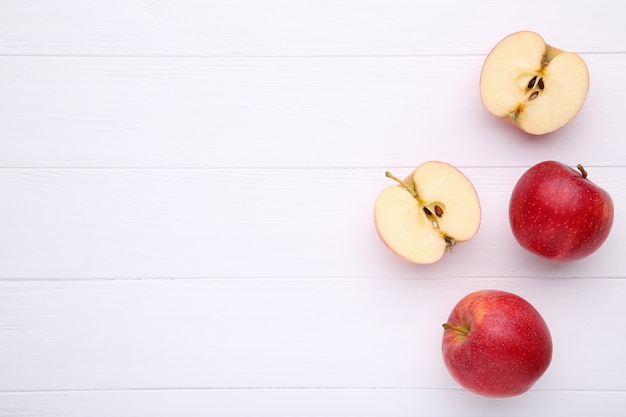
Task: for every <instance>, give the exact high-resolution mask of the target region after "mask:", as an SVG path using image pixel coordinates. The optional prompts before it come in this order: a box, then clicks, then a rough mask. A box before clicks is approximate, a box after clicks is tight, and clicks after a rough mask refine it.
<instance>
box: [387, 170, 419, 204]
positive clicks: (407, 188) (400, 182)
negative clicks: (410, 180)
mask: <svg viewBox="0 0 626 417" xmlns="http://www.w3.org/2000/svg"><path fill="white" fill-rule="evenodd" d="M385 176H386V177H387V178H391V179H392V180H394V181H396V182H397V183H398V184H400V185H401V186H403V187H404V188H406V190H407V191H408V192H410V193H411V195H412V196H413V197H415V198H417V193H416V192H415V190H414V189H413V188H411V187H409V185H408V184H407V183H406V182H404V181H402V180H401V179H400V178H398V177H396V176H395V175H393V174H392V173H391V172H389V171H387V172H385Z"/></svg>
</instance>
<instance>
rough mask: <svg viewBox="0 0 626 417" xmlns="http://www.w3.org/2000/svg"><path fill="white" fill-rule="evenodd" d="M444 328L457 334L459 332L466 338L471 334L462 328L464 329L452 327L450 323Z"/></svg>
mask: <svg viewBox="0 0 626 417" xmlns="http://www.w3.org/2000/svg"><path fill="white" fill-rule="evenodd" d="M442 326H443V328H444V329H446V330H454V331H455V332H459V333H461V334H462V335H464V336H467V335H468V334H469V332H468V331H467V330H466V329H464V328H462V327H455V326H451V325H449V324H448V323H444V324H443V325H442Z"/></svg>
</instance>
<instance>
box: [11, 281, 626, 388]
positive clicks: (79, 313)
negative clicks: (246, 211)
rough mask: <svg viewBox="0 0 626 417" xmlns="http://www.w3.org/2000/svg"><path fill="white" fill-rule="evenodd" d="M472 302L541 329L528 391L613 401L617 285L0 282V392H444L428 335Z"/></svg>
mask: <svg viewBox="0 0 626 417" xmlns="http://www.w3.org/2000/svg"><path fill="white" fill-rule="evenodd" d="M482 288H498V289H501V290H506V291H511V292H514V293H517V294H519V295H520V296H522V297H525V298H526V299H527V300H528V301H529V302H531V303H532V304H533V305H534V306H535V307H536V308H537V309H538V310H539V311H540V312H541V314H542V315H543V317H544V319H545V320H546V322H547V323H548V326H549V327H550V330H551V333H552V338H553V342H554V356H553V361H552V364H551V366H550V368H549V370H548V372H546V374H545V375H544V376H543V378H542V379H541V380H540V381H538V382H537V384H536V385H535V388H536V389H537V390H538V391H540V392H546V391H581V390H582V391H587V390H594V391H621V392H622V394H623V393H624V392H625V391H626V380H625V379H624V374H625V373H626V363H624V361H619V360H609V359H608V358H620V357H621V356H622V353H623V344H622V343H621V338H622V334H621V333H620V332H619V331H615V320H612V319H611V318H614V317H624V314H626V279H598V278H589V279H583V278H581V279H536V278H535V279H533V278H524V279H510V278H509V279H498V280H494V279H487V278H484V279H478V278H475V279H467V277H459V278H446V279H437V280H434V279H401V278H371V279H356V278H355V279H348V278H328V279H324V278H321V277H317V278H311V279H304V278H295V277H294V278H282V279H271V278H267V279H257V280H254V279H212V280H180V279H178V280H104V281H96V282H89V281H84V280H78V281H61V282H45V281H44V282H37V281H30V282H23V281H2V282H0V369H2V374H1V377H0V391H12V392H14V391H16V392H20V391H50V390H52V391H65V390H70V391H72V390H81V391H89V390H128V391H133V390H138V389H139V390H143V389H148V390H152V389H176V390H184V389H208V388H211V389H218V388H220V389H222V388H228V389H238V388H245V389H248V388H276V387H278V388H313V389H323V388H332V389H337V390H341V389H345V388H369V389H375V388H381V389H386V388H393V389H397V388H409V389H435V390H439V389H445V390H452V389H456V388H458V386H457V385H456V383H455V382H454V381H452V379H451V378H450V376H449V375H448V373H447V371H446V370H445V367H444V365H443V362H442V360H441V336H442V331H443V330H442V328H441V324H442V323H444V322H445V320H446V319H447V317H448V314H449V313H450V311H451V310H452V307H453V306H454V304H456V302H457V301H458V300H459V299H461V297H463V296H464V295H466V294H467V293H469V292H471V291H475V290H478V289H482Z"/></svg>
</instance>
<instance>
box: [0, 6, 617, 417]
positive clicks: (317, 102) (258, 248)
mask: <svg viewBox="0 0 626 417" xmlns="http://www.w3.org/2000/svg"><path fill="white" fill-rule="evenodd" d="M625 14H626V3H623V2H619V1H616V0H599V1H594V2H593V3H589V4H587V5H584V4H582V3H581V4H577V5H576V7H572V4H571V2H565V1H562V0H558V1H552V2H545V1H539V0H528V1H526V2H524V3H523V4H521V3H519V2H517V3H514V2H463V1H459V0H456V1H447V2H431V3H424V2H414V1H409V0H398V1H384V0H371V1H351V0H332V1H305V0H268V1H264V2H255V1H252V0H231V1H222V0H216V1H210V2H207V1H201V0H110V1H93V2H83V1H78V0H62V1H56V2H49V1H44V0H30V1H19V0H4V1H0V415H2V416H4V415H7V416H29V417H30V416H46V417H53V416H63V417H72V416H81V417H82V416H86V415H89V416H103V417H104V416H107V417H111V416H115V417H117V416H120V417H123V416H133V417H135V416H150V417H155V416H156V417H158V416H171V415H184V416H194V415H202V416H207V415H209V416H227V417H231V416H233V417H235V416H238V417H244V416H250V415H254V416H259V417H262V416H268V417H270V416H271V417H281V416H290V417H291V416H360V417H370V416H371V417H373V416H381V417H382V416H385V417H388V416H408V415H411V416H415V415H424V416H433V417H437V416H455V417H456V416H461V417H462V416H504V415H506V416H518V417H530V416H532V417H536V416H543V415H546V416H567V417H573V416H574V417H575V416H581V417H582V416H584V417H587V416H590V415H594V416H599V417H603V416H607V417H613V416H615V417H622V416H623V415H625V414H626V365H625V363H624V361H623V359H622V358H623V346H624V340H625V339H624V335H623V332H622V331H621V330H620V329H621V325H620V323H621V320H623V317H624V316H626V263H624V262H623V260H622V259H623V254H622V252H623V250H622V248H621V242H623V241H624V240H626V236H625V233H626V224H625V220H624V218H623V216H622V215H621V214H622V212H623V208H624V207H625V206H626V148H625V147H624V144H623V138H624V137H625V135H626V127H625V125H624V123H623V110H622V109H623V103H624V102H626V81H625V78H624V76H623V73H624V68H626V55H625V52H626V31H625V30H624V24H623V20H624V19H623V16H624V15H625ZM523 29H529V30H535V31H537V32H539V33H541V34H542V35H543V36H544V38H545V39H546V40H547V41H548V42H549V43H550V44H552V45H554V46H557V47H560V48H562V49H565V50H570V51H576V52H580V53H581V56H582V57H583V58H584V59H585V61H586V62H587V64H588V66H589V70H590V76H591V79H590V81H591V82H590V85H591V88H590V90H589V95H588V97H587V101H586V102H585V105H584V107H583V109H582V110H581V112H580V113H579V114H578V115H577V116H576V118H575V119H574V120H573V121H572V122H571V123H570V124H568V125H567V126H566V127H564V128H563V129H561V130H559V131H557V132H554V133H553V134H549V135H546V136H544V137H529V136H527V135H524V134H523V133H522V132H520V131H518V130H516V129H514V128H512V127H511V126H508V125H506V124H505V123H503V122H501V121H499V120H496V119H495V118H494V117H492V116H490V115H489V114H487V112H486V111H485V109H484V108H483V106H482V104H481V101H480V97H479V95H478V77H479V74H480V70H481V66H482V63H483V60H484V58H485V56H486V54H487V53H488V52H489V51H490V49H491V48H492V47H493V46H494V45H495V43H496V42H497V41H499V40H500V39H501V38H502V37H504V36H505V35H507V34H509V33H511V32H514V31H517V30H523ZM430 159H438V160H443V161H446V162H449V163H452V164H453V165H456V166H458V167H459V168H460V169H461V170H462V171H463V172H464V173H465V174H466V175H467V176H468V177H469V178H470V179H471V180H472V182H473V183H474V185H475V186H476V189H477V191H478V193H479V196H480V199H481V203H482V208H483V223H482V226H481V229H480V231H479V234H478V235H477V236H476V237H475V238H474V239H473V240H472V241H470V242H468V243H466V244H463V245H459V246H457V247H456V248H455V250H454V251H453V252H452V253H449V254H447V255H446V257H445V259H443V260H442V261H441V262H439V263H437V264H435V265H430V266H416V265H412V264H409V263H406V262H404V261H402V260H400V259H398V258H397V257H395V256H394V255H393V254H391V253H390V252H389V251H388V250H387V249H386V248H385V247H384V246H383V244H382V243H381V242H380V240H379V239H378V237H377V235H376V231H375V228H374V224H373V219H372V206H373V203H374V200H375V198H376V196H377V194H378V193H379V192H380V190H382V188H383V187H386V186H389V185H391V183H390V182H389V180H388V179H386V178H385V176H384V172H385V171H386V170H391V171H393V172H394V173H395V174H396V175H398V176H400V177H402V176H404V175H407V174H408V173H409V172H410V171H411V170H412V169H413V168H414V167H415V166H417V165H419V164H420V163H421V162H424V161H426V160H430ZM547 159H555V160H559V161H562V162H565V163H567V164H570V165H576V164H578V163H581V164H583V165H584V166H585V167H586V168H587V171H588V172H589V178H591V180H592V181H594V182H596V183H598V184H599V185H601V186H602V187H604V188H605V189H606V190H607V191H608V192H609V193H610V194H611V195H612V197H613V199H614V202H615V207H616V217H615V224H614V227H613V231H612V233H611V235H610V237H609V239H608V240H607V241H606V243H605V244H604V246H603V247H602V248H601V249H600V250H599V251H598V252H596V253H595V254H594V255H592V256H590V257H589V258H587V259H585V260H582V261H579V262H575V263H570V264H554V263H549V262H547V261H543V260H541V259H538V258H536V257H534V256H532V255H531V254H529V253H526V252H525V251H524V250H522V249H521V248H520V247H519V245H517V243H516V242H515V241H514V239H513V237H512V234H511V232H510V230H509V226H508V220H507V208H508V199H509V196H510V192H511V189H512V187H513V185H514V184H515V182H516V180H517V178H519V176H520V175H521V174H522V173H523V172H524V170H525V169H527V168H528V167H529V166H531V165H533V164H535V163H537V162H540V161H542V160H547ZM481 288H498V289H503V290H508V291H512V292H515V293H517V294H519V295H521V296H523V297H525V298H526V299H528V300H529V301H530V302H531V303H533V305H535V306H536V307H537V309H538V310H539V311H540V312H541V314H542V315H543V316H544V318H545V319H546V321H547V323H548V325H549V327H550V329H551V332H552V336H553V339H554V349H555V350H554V358H553V362H552V365H551V366H550V368H549V369H548V372H547V373H546V374H545V375H544V377H543V378H542V379H541V380H539V382H538V383H537V384H536V385H535V387H533V389H532V390H531V391H529V392H528V393H526V394H524V395H522V396H520V397H516V398H509V399H503V400H492V399H487V398H482V397H478V396H476V395H473V394H471V393H469V392H467V391H465V390H463V389H461V388H460V387H459V386H458V385H457V384H456V383H455V382H454V381H452V379H451V378H450V376H449V375H448V373H447V372H446V370H445V368H444V366H443V363H442V360H441V352H440V343H441V333H442V329H441V324H442V323H443V321H445V319H446V318H447V316H448V314H449V312H450V310H451V309H452V307H453V305H454V304H455V303H456V302H457V301H458V300H459V299H460V298H461V297H463V296H464V295H466V294H467V293H469V292H471V291H475V290H477V289H481Z"/></svg>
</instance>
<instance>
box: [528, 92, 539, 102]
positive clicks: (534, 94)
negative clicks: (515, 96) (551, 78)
mask: <svg viewBox="0 0 626 417" xmlns="http://www.w3.org/2000/svg"><path fill="white" fill-rule="evenodd" d="M538 95H539V91H535V92H534V93H532V94H531V95H530V97H528V100H534V99H536V98H537V96H538Z"/></svg>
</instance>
